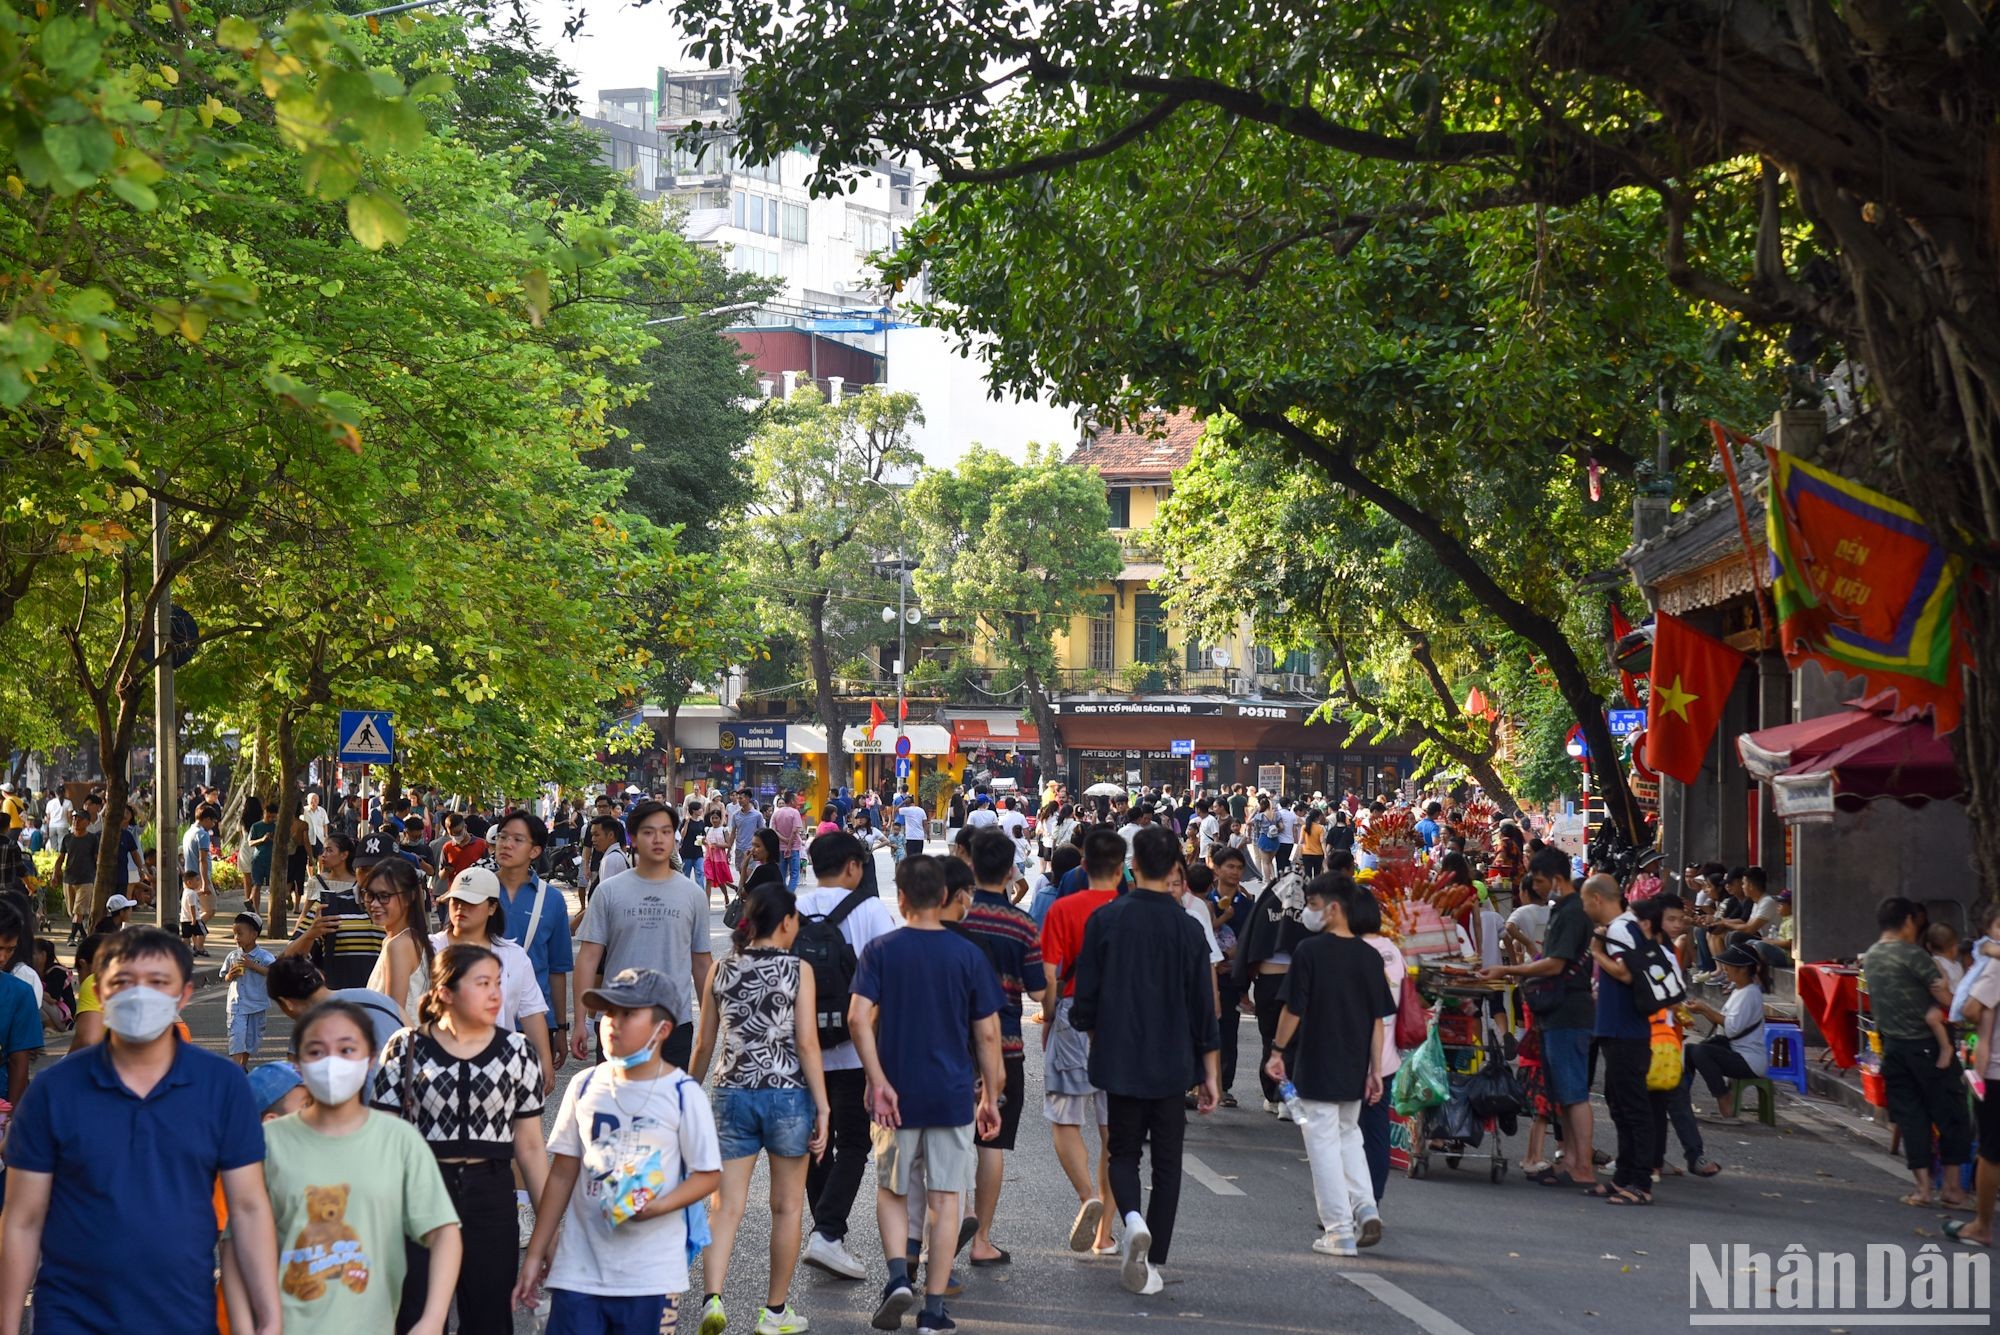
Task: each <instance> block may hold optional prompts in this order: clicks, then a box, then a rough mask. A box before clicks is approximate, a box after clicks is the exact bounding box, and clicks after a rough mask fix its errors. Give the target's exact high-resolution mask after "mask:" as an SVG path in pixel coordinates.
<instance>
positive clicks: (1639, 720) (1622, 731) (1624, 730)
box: [1604, 709, 1646, 737]
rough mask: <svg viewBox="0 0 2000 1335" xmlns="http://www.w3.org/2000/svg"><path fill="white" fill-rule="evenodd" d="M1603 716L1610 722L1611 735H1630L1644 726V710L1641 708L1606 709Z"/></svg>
mask: <svg viewBox="0 0 2000 1335" xmlns="http://www.w3.org/2000/svg"><path fill="white" fill-rule="evenodd" d="M1604 717H1605V720H1606V721H1607V722H1608V723H1610V724H1611V735H1612V736H1613V737H1630V736H1631V735H1632V734H1633V733H1635V732H1637V731H1639V730H1640V729H1641V728H1643V727H1645V726H1646V711H1645V710H1643V709H1611V710H1606V711H1605V714H1604Z"/></svg>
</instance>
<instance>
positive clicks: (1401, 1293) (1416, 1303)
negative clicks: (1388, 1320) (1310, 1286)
mask: <svg viewBox="0 0 2000 1335" xmlns="http://www.w3.org/2000/svg"><path fill="white" fill-rule="evenodd" d="M1339 1274H1340V1277H1341V1278H1342V1279H1344V1280H1346V1281H1347V1282H1348V1283H1350V1284H1352V1285H1353V1286H1354V1287H1355V1288H1357V1289H1360V1290H1361V1291H1362V1292H1363V1293H1365V1294H1367V1295H1368V1296H1369V1297H1371V1298H1374V1299H1375V1300H1376V1301H1378V1302H1380V1303H1382V1304H1383V1305H1384V1306H1386V1307H1390V1308H1393V1309H1395V1310H1396V1311H1398V1312H1400V1313H1402V1314H1403V1315H1404V1316H1406V1317H1408V1318H1409V1319H1410V1320H1411V1321H1413V1322H1415V1323H1416V1324H1417V1326H1418V1327H1419V1328H1421V1329H1423V1330H1425V1331H1428V1332H1429V1333H1430V1335H1472V1332H1471V1331H1469V1330H1467V1329H1466V1328H1465V1327H1464V1326H1461V1325H1459V1324H1458V1323H1457V1322H1456V1321H1453V1320H1452V1319H1451V1318H1450V1317H1448V1316H1446V1315H1445V1314H1444V1313H1443V1312H1440V1311H1438V1310H1437V1308H1435V1307H1432V1306H1431V1305H1430V1304H1429V1303H1426V1302H1423V1301H1421V1300H1420V1299H1418V1298H1416V1297H1414V1296H1413V1295H1411V1294H1410V1293H1409V1292H1407V1291H1406V1290H1404V1289H1400V1288H1398V1287H1396V1286H1395V1285H1394V1284H1391V1283H1390V1282H1389V1281H1388V1280H1386V1279H1384V1278H1382V1277H1381V1276H1380V1275H1377V1274H1374V1273H1372V1272H1370V1271H1367V1270H1342V1271H1340V1272H1339Z"/></svg>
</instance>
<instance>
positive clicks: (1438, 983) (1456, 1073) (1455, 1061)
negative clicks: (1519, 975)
mask: <svg viewBox="0 0 2000 1335" xmlns="http://www.w3.org/2000/svg"><path fill="white" fill-rule="evenodd" d="M1417 991H1418V993H1419V994H1420V995H1421V996H1422V997H1424V998H1425V999H1426V1000H1427V1001H1429V1002H1431V1003H1432V1004H1433V1005H1434V1006H1435V1007H1436V1016H1437V1032H1438V1042H1439V1044H1440V1046H1441V1047H1442V1048H1443V1049H1444V1055H1445V1060H1446V1063H1447V1066H1448V1069H1449V1071H1450V1084H1451V1097H1450V1098H1448V1099H1447V1100H1446V1101H1445V1102H1444V1103H1443V1104H1442V1105H1440V1106H1438V1107H1435V1108H1428V1109H1425V1110H1424V1111H1423V1112H1422V1113H1421V1114H1419V1115H1418V1116H1417V1118H1416V1123H1415V1125H1414V1127H1413V1128H1412V1132H1411V1138H1410V1141H1411V1143H1410V1165H1409V1169H1408V1170H1407V1171H1408V1173H1409V1176H1410V1177H1412V1178H1421V1177H1427V1176H1429V1175H1430V1171H1431V1156H1432V1155H1433V1154H1437V1155H1441V1156H1442V1157H1443V1158H1444V1161H1445V1165H1446V1166H1447V1167H1449V1168H1457V1167H1458V1166H1459V1165H1460V1164H1461V1163H1462V1162H1463V1161H1465V1160H1467V1159H1471V1160H1474V1161H1475V1162H1483V1163H1485V1164H1486V1165H1487V1175H1488V1177H1489V1179H1490V1180H1491V1181H1494V1182H1499V1181H1500V1180H1501V1179H1502V1178H1504V1177H1505V1176H1506V1175H1507V1165H1508V1160H1507V1151H1506V1137H1505V1134H1504V1133H1503V1130H1502V1127H1503V1123H1505V1122H1509V1121H1511V1120H1512V1117H1511V1116H1502V1115H1496V1114H1494V1113H1492V1112H1490V1111H1481V1110H1480V1109H1479V1108H1478V1107H1477V1106H1476V1104H1477V1102H1478V1097H1477V1096H1478V1095H1479V1094H1480V1093H1481V1092H1482V1091H1484V1090H1486V1089H1487V1088H1489V1087H1490V1085H1491V1084H1492V1083H1493V1077H1494V1076H1495V1075H1496V1074H1498V1073H1499V1072H1502V1071H1505V1070H1506V1069H1507V1067H1508V1065H1509V1063H1510V1062H1511V1061H1512V1060H1513V1056H1514V1048H1515V1034H1514V1020H1513V1015H1514V1006H1513V1000H1514V984H1513V983H1512V982H1511V981H1508V980H1500V981H1495V982H1487V981H1485V980H1483V979H1481V978H1480V977H1479V965H1478V964H1477V963H1476V962H1473V961H1462V960H1452V959H1437V960H1429V961H1425V962H1424V963H1423V964H1421V965H1419V967H1418V970H1417ZM1510 1083H1512V1082H1510ZM1514 1087H1515V1088H1518V1084H1515V1085H1514ZM1517 1115H1519V1116H1523V1117H1525V1116H1527V1115H1528V1110H1527V1109H1525V1108H1523V1109H1521V1110H1520V1112H1519V1113H1518V1114H1517Z"/></svg>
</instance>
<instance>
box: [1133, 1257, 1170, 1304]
mask: <svg viewBox="0 0 2000 1335" xmlns="http://www.w3.org/2000/svg"><path fill="white" fill-rule="evenodd" d="M1165 1287H1167V1281H1165V1280H1164V1279H1161V1278H1160V1272H1159V1270H1158V1269H1157V1268H1156V1267H1155V1266H1154V1265H1153V1263H1152V1262H1151V1261H1148V1262H1146V1282H1145V1283H1144V1284H1141V1285H1140V1286H1139V1287H1138V1288H1136V1289H1134V1290H1133V1292H1134V1293H1137V1294H1138V1295H1139V1296H1140V1297H1141V1298H1144V1297H1147V1296H1149V1295H1151V1294H1155V1293H1158V1292H1159V1291H1160V1290H1161V1289H1164V1288H1165Z"/></svg>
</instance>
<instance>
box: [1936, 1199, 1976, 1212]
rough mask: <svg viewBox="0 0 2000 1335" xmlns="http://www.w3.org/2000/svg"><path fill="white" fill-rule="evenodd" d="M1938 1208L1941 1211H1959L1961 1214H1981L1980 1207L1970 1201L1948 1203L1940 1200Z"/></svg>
mask: <svg viewBox="0 0 2000 1335" xmlns="http://www.w3.org/2000/svg"><path fill="white" fill-rule="evenodd" d="M1937 1208H1938V1209H1940V1210H1957V1211H1958V1212H1959V1213H1961V1214H1978V1213H1979V1207H1978V1206H1977V1205H1975V1204H1973V1202H1972V1201H1970V1200H1963V1201H1948V1200H1944V1199H1942V1198H1940V1199H1939V1200H1938V1203H1937Z"/></svg>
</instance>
